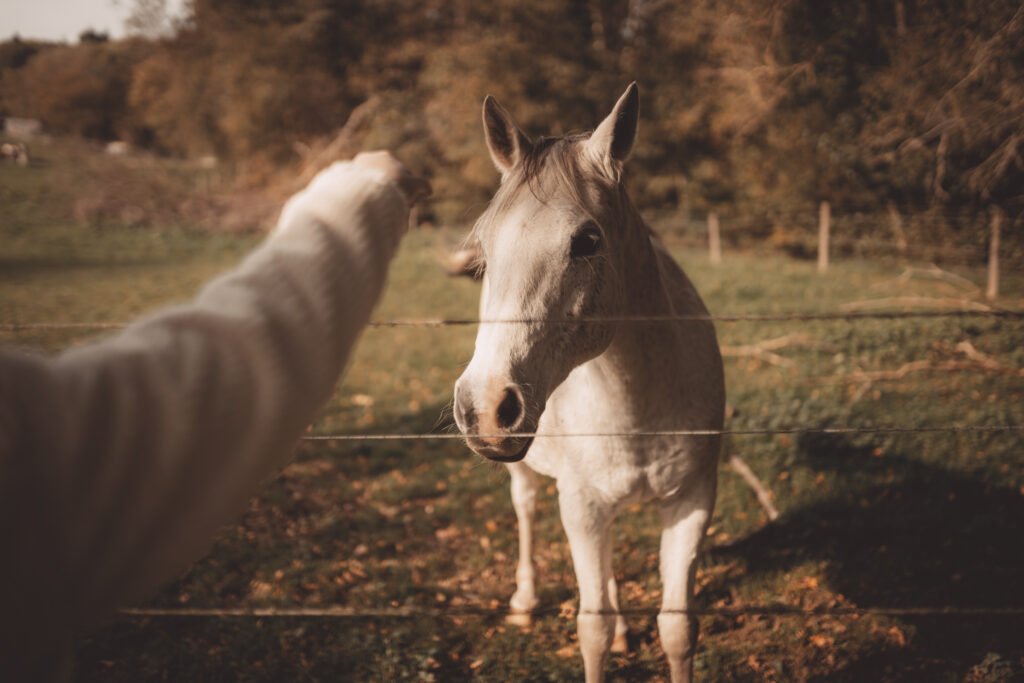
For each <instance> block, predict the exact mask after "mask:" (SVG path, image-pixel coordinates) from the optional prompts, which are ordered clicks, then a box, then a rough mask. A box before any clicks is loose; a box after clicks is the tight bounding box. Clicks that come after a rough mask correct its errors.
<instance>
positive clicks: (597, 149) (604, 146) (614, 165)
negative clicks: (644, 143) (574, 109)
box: [587, 81, 640, 178]
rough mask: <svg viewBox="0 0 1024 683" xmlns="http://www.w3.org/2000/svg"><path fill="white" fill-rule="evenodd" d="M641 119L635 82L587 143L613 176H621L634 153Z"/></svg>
mask: <svg viewBox="0 0 1024 683" xmlns="http://www.w3.org/2000/svg"><path fill="white" fill-rule="evenodd" d="M639 119H640V95H639V90H638V89H637V87H636V82H635V81H634V82H633V83H630V84H629V87H628V88H626V92H624V93H622V97H620V98H619V101H618V102H616V103H615V107H614V108H613V109H612V113H611V114H609V115H608V116H607V118H605V120H604V121H602V122H601V125H599V126H598V127H597V129H596V130H595V131H594V132H593V134H592V135H591V136H590V139H589V140H588V141H587V148H588V149H589V150H590V153H591V154H592V155H593V157H594V158H595V159H596V160H597V161H598V163H600V164H601V166H602V167H604V168H605V169H607V171H608V172H609V173H611V175H612V176H613V177H616V178H617V177H618V174H619V171H621V170H622V166H623V164H625V163H626V160H627V159H629V155H630V153H632V151H633V143H634V142H636V131H637V124H638V122H639Z"/></svg>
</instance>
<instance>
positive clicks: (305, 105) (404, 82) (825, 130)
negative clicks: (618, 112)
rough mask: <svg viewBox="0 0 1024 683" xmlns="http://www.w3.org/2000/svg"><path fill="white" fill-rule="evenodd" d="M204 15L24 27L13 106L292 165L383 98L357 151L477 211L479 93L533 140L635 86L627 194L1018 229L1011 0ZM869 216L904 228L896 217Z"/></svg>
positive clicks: (306, 9)
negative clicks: (117, 28) (369, 151)
mask: <svg viewBox="0 0 1024 683" xmlns="http://www.w3.org/2000/svg"><path fill="white" fill-rule="evenodd" d="M150 4H152V3H150ZM190 8H191V14H190V16H189V17H188V19H187V20H186V21H184V22H183V23H181V24H180V25H178V26H177V27H176V28H175V29H174V31H173V32H172V33H171V34H169V35H168V36H166V37H162V38H150V39H143V38H133V39H129V40H124V41H111V42H97V41H83V42H80V43H79V44H75V45H34V46H29V47H26V46H25V44H22V43H19V42H18V41H8V42H7V43H5V44H3V45H2V46H0V74H2V76H0V113H6V114H9V115H17V116H34V117H39V118H41V119H42V120H43V121H44V122H45V124H46V126H47V128H48V129H49V130H51V131H53V132H57V133H69V134H75V135H83V136H88V137H95V138H101V139H115V138H119V139H127V140H130V141H131V142H133V143H134V144H136V145H141V146H143V147H148V148H151V149H153V150H156V151H158V152H160V153H164V154H172V155H184V156H191V157H196V156H202V155H211V154H212V155H217V156H218V157H220V158H222V159H226V160H231V161H234V162H246V163H250V164H253V163H255V164H258V165H261V166H262V167H267V168H272V169H290V171H289V172H291V170H293V169H294V168H295V167H296V165H300V164H301V163H302V162H304V161H305V160H306V157H308V156H309V155H310V154H311V153H312V152H313V151H315V150H316V149H318V148H322V147H323V146H324V145H325V144H327V141H328V140H330V139H331V138H332V137H333V136H334V134H335V133H336V131H337V130H338V129H339V128H340V127H341V126H342V125H343V124H344V123H345V121H346V120H347V118H348V117H349V115H350V114H351V112H352V111H353V110H354V109H356V107H358V106H359V105H360V104H363V103H366V102H368V101H372V102H373V106H372V111H369V112H366V111H364V112H363V113H364V115H365V120H364V121H363V122H362V123H361V125H360V126H358V130H356V131H349V132H350V133H352V134H354V135H355V136H356V144H358V145H359V146H385V147H389V148H392V149H395V150H397V152H398V153H399V154H400V155H401V156H402V158H403V159H405V160H407V162H408V163H409V164H410V165H411V166H413V167H414V169H415V170H417V171H418V172H420V173H424V174H427V175H429V176H430V177H431V178H432V179H433V180H434V184H435V190H436V191H435V200H434V203H433V205H432V209H431V210H432V211H433V213H434V214H435V215H436V217H437V219H438V220H441V221H450V222H461V221H465V220H467V218H468V217H469V216H470V214H472V213H473V207H475V206H478V205H479V203H481V202H483V201H486V198H487V196H488V193H489V191H490V190H491V189H492V188H493V185H494V180H495V175H494V172H493V170H492V169H491V167H490V165H489V162H488V158H487V154H486V152H485V150H484V148H483V143H482V136H481V135H480V131H479V107H480V102H481V100H482V98H483V96H484V94H486V93H488V92H490V93H493V94H495V95H496V96H498V98H499V99H500V100H502V101H503V102H504V103H506V104H507V105H508V108H509V109H510V110H511V111H513V112H514V113H515V115H516V116H517V117H518V119H519V121H520V123H521V124H522V126H523V127H524V128H525V129H526V130H527V132H529V133H530V134H532V135H540V134H558V133H565V132H568V131H569V130H574V129H586V128H587V127H590V126H593V125H595V124H596V123H597V121H598V120H599V119H600V117H601V116H602V114H603V113H604V112H605V111H606V110H607V109H608V107H609V106H610V104H611V102H613V101H614V98H615V96H616V95H617V94H618V93H619V92H621V90H622V89H623V87H624V86H625V85H626V84H627V83H628V82H630V81H632V80H637V81H638V82H639V83H640V85H641V93H642V112H643V113H642V122H641V126H642V134H641V137H640V145H639V147H638V149H637V152H636V158H635V160H634V162H633V164H632V167H631V172H632V174H633V176H632V177H633V181H632V191H633V194H634V196H635V197H636V198H637V200H638V202H639V203H640V204H641V205H642V207H643V208H644V209H645V210H646V211H649V212H653V213H655V214H660V215H661V216H663V217H670V218H675V219H679V221H680V222H685V220H686V219H688V218H690V217H694V216H703V214H704V212H706V211H708V210H716V211H718V212H720V213H722V214H723V215H724V216H726V217H727V219H729V218H731V219H732V220H733V222H734V223H739V224H741V225H742V226H743V228H744V230H746V231H748V232H749V233H750V234H752V235H759V236H768V235H769V234H771V233H772V232H773V231H775V232H778V230H779V224H780V222H781V221H782V217H786V216H792V215H793V214H794V213H796V212H800V211H809V209H808V207H814V206H815V205H816V204H817V202H819V201H821V200H824V199H827V200H829V201H830V202H831V203H832V206H833V209H834V210H835V211H836V212H837V214H841V213H844V212H845V213H851V212H855V211H867V212H874V213H880V212H882V211H883V210H884V209H885V207H886V206H889V207H893V209H894V210H896V211H898V212H900V213H901V214H903V215H906V216H912V217H917V218H916V219H914V220H910V221H907V222H906V223H905V225H904V226H903V227H904V228H905V229H906V230H907V231H908V232H909V233H911V234H912V235H913V233H914V232H915V231H916V232H917V233H920V234H925V233H928V234H930V235H931V236H932V237H933V238H934V237H936V236H939V237H940V238H942V239H945V238H947V237H948V236H951V235H952V236H953V237H955V238H957V239H960V240H961V241H966V242H972V241H973V242H978V241H979V240H982V241H983V238H982V237H981V235H982V234H983V230H984V225H983V224H984V221H981V223H980V224H979V223H978V221H971V220H965V219H964V218H963V217H964V216H970V217H976V216H979V215H982V214H983V213H985V212H987V211H988V210H989V209H990V207H991V206H992V205H998V206H1000V207H1002V209H1003V211H1004V212H1005V213H1006V215H1007V216H1008V220H1009V224H1010V225H1011V226H1012V225H1016V224H1017V223H1019V222H1020V220H1021V217H1020V216H1021V211H1022V208H1024V195H1022V194H1021V189H1020V188H1021V187H1024V159H1022V156H1021V147H1022V145H1024V73H1022V70H1024V9H1022V8H1021V7H1020V5H1019V3H1016V2H1011V1H1009V0H993V1H992V2H987V3H975V2H967V1H966V0H950V1H948V2H940V3H933V2H923V1H921V0H891V1H884V2H882V1H878V0H856V1H854V2H844V3H821V2H817V1H816V0H789V1H781V0H776V1H773V2H767V3H766V2H761V1H758V0H732V1H731V2H727V3H721V2H712V1H711V0H697V1H696V2H691V3H677V2H672V1H670V0H632V1H628V0H547V1H545V2H538V1H531V2H521V1H519V0H494V1H493V2H488V3H473V2H469V0H459V1H457V2H441V1H440V0H427V1H425V2H423V1H416V2H412V1H411V0H374V1H372V2H371V1H370V0H298V1H297V2H291V3H277V2H271V1H270V0H258V1H255V2H243V1H242V0H193V2H192V3H191V4H190ZM318 145H319V147H318ZM810 210H813V209H810ZM922 217H923V218H922ZM865 230H867V231H868V232H871V231H885V233H886V236H889V235H890V233H889V232H888V231H889V230H890V227H889V226H888V224H885V223H884V222H883V223H880V224H877V223H876V224H873V225H872V226H871V227H868V228H865ZM1009 232H1015V231H1013V230H1010V231H1009ZM1016 232H1019V231H1016ZM964 233H968V234H964ZM957 236H958V237H957ZM1009 239H1010V240H1011V241H1012V240H1013V239H1014V238H1013V237H1011V238H1009Z"/></svg>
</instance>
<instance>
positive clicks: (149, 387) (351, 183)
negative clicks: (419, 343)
mask: <svg viewBox="0 0 1024 683" xmlns="http://www.w3.org/2000/svg"><path fill="white" fill-rule="evenodd" d="M407 218H408V212H407V208H406V204H405V198H404V197H403V195H402V193H401V192H400V191H399V189H398V188H397V187H396V186H395V185H393V184H392V183H390V182H388V181H387V179H386V178H385V177H384V175H383V173H381V172H378V171H375V170H370V169H366V168H363V167H360V166H357V165H353V164H351V163H338V164H335V165H334V166H332V167H331V168H329V169H327V170H326V171H324V172H322V173H321V174H320V175H318V176H317V177H316V178H315V179H314V180H313V181H312V182H311V183H310V185H309V187H307V188H306V189H305V190H303V191H302V192H301V193H299V194H298V195H296V196H295V197H293V198H292V199H291V200H290V201H289V202H288V204H286V206H285V208H284V210H283V211H282V214H281V219H280V221H279V224H278V226H277V228H276V229H275V231H274V233H272V234H271V235H270V237H269V238H268V239H267V240H266V241H265V242H264V243H263V245H262V246H261V247H259V248H258V249H257V250H256V251H255V252H253V253H252V254H251V255H250V256H249V257H248V258H247V259H246V260H245V261H244V262H243V263H242V264H241V265H240V266H239V267H238V268H237V269H235V270H234V271H232V272H230V273H228V274H226V275H224V276H222V277H220V278H218V279H216V280H214V281H213V282H211V283H210V284H208V285H207V286H206V287H205V288H204V289H203V291H202V292H201V293H200V294H199V296H198V297H197V298H196V299H195V301H194V302H193V303H191V304H188V305H184V306H179V307H175V308H172V309H169V310H166V311H163V312H161V313H158V314H156V315H153V316H150V317H148V318H146V319H144V320H141V321H139V322H137V323H135V324H133V325H131V326H130V327H128V328H127V329H125V330H124V331H123V332H121V333H120V334H118V335H116V336H114V337H112V338H109V339H106V340H103V341H100V342H98V343H94V344H89V345H86V346H83V347H81V348H75V349H73V350H70V351H68V352H66V353H64V354H63V355H61V356H59V357H57V358H54V359H42V358H36V357H31V356H27V355H22V354H14V353H10V352H6V353H0V549H2V555H0V679H2V680H4V681H19V680H62V679H65V678H67V677H68V676H69V674H70V668H69V666H70V659H69V656H70V652H71V647H72V645H73V643H74V639H75V637H76V636H77V635H78V634H80V633H81V632H82V631H83V630H84V629H87V628H89V627H90V626H93V625H95V624H97V623H98V622H99V621H101V620H102V619H104V618H105V617H108V616H109V615H110V614H111V613H112V611H113V610H115V609H116V608H117V607H119V606H123V605H127V604H129V603H131V602H132V601H135V600H138V599H140V598H143V597H145V596H147V595H148V594H150V593H151V592H153V591H154V590H155V589H156V588H157V587H159V586H160V584H162V583H164V582H166V581H168V580H169V579H172V578H174V577H175V576H176V575H178V574H179V573H180V572H181V571H182V570H183V569H184V568H185V567H186V566H187V564H188V563H190V562H192V561H194V560H196V559H198V558H199V557H200V556H201V555H202V554H203V552H204V551H205V550H206V549H207V548H208V546H209V544H210V542H211V539H212V537H213V535H214V534H215V533H216V532H217V530H218V529H219V528H220V527H221V526H222V525H224V524H225V523H227V522H229V521H231V520H232V519H233V518H234V517H235V516H237V515H238V514H239V513H240V512H241V510H242V509H243V508H244V505H245V503H246V501H247V500H248V499H249V497H251V496H252V495H253V494H254V493H255V492H256V491H257V490H258V488H259V486H260V484H261V483H262V482H263V481H265V480H266V478H267V477H269V476H270V475H271V474H273V473H274V472H275V471H276V470H277V469H278V468H279V467H280V466H282V465H283V464H284V463H285V462H287V460H288V458H289V457H290V455H291V452H292V449H293V446H294V444H295V442H296V441H297V439H298V437H299V436H300V435H301V434H302V432H303V430H304V428H305V427H306V425H307V424H308V423H309V422H310V421H311V420H312V419H313V417H314V414H315V412H316V410H317V409H318V408H319V407H320V405H321V404H322V403H323V402H324V401H325V400H326V398H327V397H328V396H329V395H330V393H331V390H332V389H333V387H334V385H335V384H336V382H337V380H338V377H339V375H340V374H341V371H342V369H343V367H344V364H345V361H346V359H347V358H348V355H349V352H350V350H351V349H352V346H353V344H354V343H355V340H356V338H357V336H358V334H359V332H360V330H361V329H362V328H363V326H364V325H365V323H366V322H367V320H368V318H369V315H370V312H371V310H372V309H373V306H374V304H375V303H376V301H377V299H378V297H379V295H380V292H381V289H382V287H383V283H384V278H385V275H386V271H387V264H388V262H389V261H390V259H391V257H392V256H393V254H394V251H395V249H396V247H397V245H398V241H399V239H400V237H401V235H402V233H403V231H404V229H405V227H406V221H407Z"/></svg>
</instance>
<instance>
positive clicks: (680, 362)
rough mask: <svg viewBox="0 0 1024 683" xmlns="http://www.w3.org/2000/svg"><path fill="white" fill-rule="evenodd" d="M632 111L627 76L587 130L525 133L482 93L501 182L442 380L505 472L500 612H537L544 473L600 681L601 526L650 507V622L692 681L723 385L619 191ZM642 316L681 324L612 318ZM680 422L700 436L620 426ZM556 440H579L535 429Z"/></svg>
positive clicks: (612, 626)
mask: <svg viewBox="0 0 1024 683" xmlns="http://www.w3.org/2000/svg"><path fill="white" fill-rule="evenodd" d="M638 112H639V97H638V94H637V87H636V84H632V85H630V86H629V88H628V89H627V90H626V92H625V93H624V94H623V95H622V97H621V98H620V99H619V101H618V103H617V104H616V105H615V108H614V109H613V110H612V112H611V114H610V115H609V116H608V117H607V118H606V119H605V120H604V121H603V122H602V123H601V124H600V125H599V126H598V127H597V129H596V130H595V131H594V132H593V133H592V134H591V135H575V136H569V137H559V138H540V139H538V140H531V139H530V138H529V137H527V135H526V134H525V133H524V132H523V131H522V130H520V128H519V126H517V125H516V123H515V121H514V120H513V119H512V117H511V116H510V115H509V114H508V112H506V111H505V109H503V108H502V107H501V105H499V104H498V102H497V101H496V100H495V99H494V98H493V97H490V96H488V97H487V98H486V99H485V100H484V106H483V119H484V133H485V136H486V139H487V145H488V147H489V149H490V153H491V157H492V159H493V161H494V163H495V165H496V166H497V167H498V169H499V171H500V172H501V173H502V179H501V186H500V187H499V189H498V191H497V193H496V194H495V196H494V198H493V199H492V201H491V203H490V205H489V206H488V208H487V209H486V210H485V212H484V213H483V215H482V216H481V217H480V219H479V220H478V221H477V223H476V226H475V227H474V232H473V235H472V237H471V242H472V241H476V240H478V241H479V245H480V249H481V252H482V255H483V258H484V260H485V264H484V277H483V290H482V292H481V297H480V317H481V319H482V320H483V321H484V322H482V323H481V325H480V329H479V332H478V334H477V338H476V349H475V352H474V354H473V359H472V361H471V362H470V364H469V366H468V367H467V368H466V370H465V372H464V373H463V374H462V376H461V377H460V378H459V380H458V382H456V384H455V399H454V412H455V419H456V422H457V424H458V426H459V429H460V430H461V431H462V433H463V434H464V435H465V437H466V441H467V443H468V445H469V446H470V448H472V449H473V450H474V451H476V452H477V453H478V454H480V455H482V456H484V457H486V458H489V459H491V460H497V461H500V462H504V463H507V464H508V469H509V472H510V473H511V477H512V503H513V505H514V507H515V511H516V516H517V518H518V520H519V553H520V555H519V562H518V566H517V568H516V591H515V593H514V594H513V596H512V600H511V607H512V609H513V612H514V613H515V612H518V613H523V614H524V615H528V613H529V612H530V610H532V609H533V608H534V607H535V606H536V605H537V596H536V590H535V587H534V566H533V560H532V554H533V530H532V524H533V518H534V512H535V509H536V502H535V499H536V495H537V490H538V487H539V481H538V477H537V474H538V473H539V474H543V475H547V476H551V477H554V478H555V479H556V480H557V484H558V501H559V508H560V510H561V516H562V523H563V526H564V527H565V532H566V535H567V536H568V539H569V548H570V551H571V553H572V559H573V564H574V566H575V570H576V578H577V581H578V583H579V591H580V611H579V615H578V617H577V631H578V636H579V643H580V650H581V652H582V655H583V663H584V670H585V672H586V679H587V681H600V680H603V678H604V667H605V663H606V659H607V655H608V652H609V650H610V649H611V648H612V647H613V644H614V645H615V646H616V647H619V648H623V649H624V647H625V643H626V638H625V635H626V623H625V621H624V619H623V618H622V616H621V614H618V609H619V601H618V597H617V593H616V587H615V578H614V575H613V573H612V544H611V537H610V528H611V524H612V521H613V520H614V518H615V516H616V515H617V514H618V513H619V512H621V511H622V510H623V509H624V508H626V507H627V506H630V505H633V504H636V503H640V502H650V503H651V504H653V505H655V506H657V509H658V512H659V514H660V519H661V524H662V537H661V576H662V582H663V586H664V592H663V597H662V605H661V613H660V614H659V615H658V629H659V632H660V635H661V643H662V647H663V649H664V651H665V653H666V655H667V656H668V661H669V665H670V670H671V676H672V680H673V681H675V682H678V681H689V680H690V678H691V676H692V673H693V654H694V649H695V647H696V643H697V620H696V618H695V617H694V616H692V615H691V614H689V612H688V609H689V608H690V606H691V599H692V596H693V588H694V586H693V584H694V574H695V571H696V564H695V562H694V561H695V559H696V557H697V550H698V546H699V544H700V542H701V539H702V538H703V537H704V534H705V530H706V528H707V525H708V521H709V520H710V519H711V513H712V509H713V507H714V503H715V485H716V478H717V465H718V454H719V449H720V442H721V437H720V436H719V435H718V434H717V433H715V432H716V431H717V430H721V428H722V423H723V415H724V411H725V387H724V381H723V372H722V360H721V355H720V353H719V349H718V342H717V341H716V338H715V330H714V327H713V325H712V323H711V322H710V321H708V320H706V319H701V318H702V317H703V316H706V315H707V310H706V309H705V307H704V304H703V303H702V301H701V299H700V297H699V296H698V294H697V292H696V291H695V289H694V288H693V285H692V284H690V281H689V280H688V279H687V277H686V275H684V274H683V271H682V270H680V268H679V266H677V265H676V263H675V262H674V261H673V260H672V258H671V257H670V256H669V254H668V252H667V251H666V250H665V248H664V247H663V246H662V245H661V243H660V242H659V241H658V240H657V238H655V236H654V235H653V234H652V233H651V231H650V230H649V229H648V228H647V226H646V225H645V224H644V222H643V220H642V219H641V218H640V216H639V214H638V213H637V211H636V209H635V208H634V207H633V204H632V202H631V201H630V199H629V196H628V195H627V194H626V189H625V187H624V185H623V181H622V170H623V165H624V164H625V162H626V160H627V158H628V157H629V156H630V153H631V151H632V149H633V143H634V140H635V138H636V132H637V119H638ZM652 316H653V317H662V318H664V317H665V316H670V317H671V316H676V317H683V318H686V319H685V320H672V321H668V322H667V321H665V320H645V321H636V320H624V319H623V318H629V317H638V318H647V317H652ZM595 319H596V320H597V322H595ZM601 319H606V320H607V322H601ZM488 320H490V321H495V322H486V321H488ZM508 321H518V322H511V323H510V322H508ZM683 430H698V431H699V430H706V431H710V432H712V433H711V434H698V435H678V434H655V435H651V434H646V435H641V436H630V435H629V434H630V433H634V434H635V433H636V432H648V433H649V432H666V431H667V432H673V431H675V432H678V431H683ZM534 434H536V436H537V437H538V438H536V440H535V439H534V436H533V435H534ZM565 434H570V435H571V434H578V435H579V436H568V437H566V436H559V437H555V436H545V435H565ZM526 618H527V619H528V617H526Z"/></svg>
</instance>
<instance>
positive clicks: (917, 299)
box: [839, 296, 993, 312]
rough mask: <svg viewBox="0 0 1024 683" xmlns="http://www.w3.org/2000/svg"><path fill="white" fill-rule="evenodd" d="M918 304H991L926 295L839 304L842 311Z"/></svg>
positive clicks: (978, 308) (976, 306)
mask: <svg viewBox="0 0 1024 683" xmlns="http://www.w3.org/2000/svg"><path fill="white" fill-rule="evenodd" d="M909 306H919V307H924V308H958V309H965V310H968V311H984V312H991V311H992V310H993V309H992V307H991V306H986V305H985V304H982V303H978V302H977V301H973V300H971V299H951V298H943V299H937V298H933V297H927V296H892V297H887V298H885V299H868V300H864V301H851V302H849V303H846V304H843V305H842V306H840V307H839V308H840V310H842V311H864V310H873V309H876V308H898V307H909Z"/></svg>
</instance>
